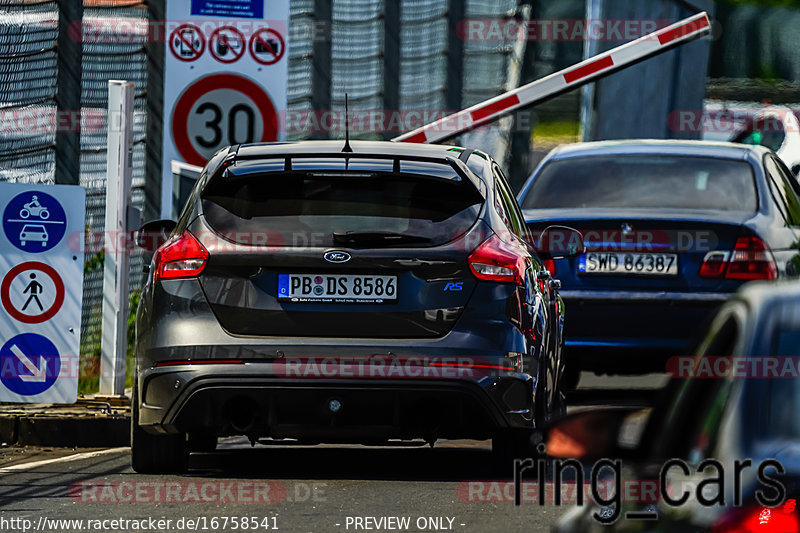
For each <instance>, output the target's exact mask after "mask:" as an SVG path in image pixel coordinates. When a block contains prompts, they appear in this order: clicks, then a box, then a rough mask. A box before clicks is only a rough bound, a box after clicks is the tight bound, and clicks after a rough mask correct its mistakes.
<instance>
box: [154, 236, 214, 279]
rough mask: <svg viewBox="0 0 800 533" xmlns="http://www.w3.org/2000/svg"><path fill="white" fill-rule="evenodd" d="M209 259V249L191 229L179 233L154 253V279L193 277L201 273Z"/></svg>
mask: <svg viewBox="0 0 800 533" xmlns="http://www.w3.org/2000/svg"><path fill="white" fill-rule="evenodd" d="M206 261H208V250H206V249H205V248H204V247H203V245H202V244H200V241H198V240H197V238H196V237H195V236H194V235H192V234H191V232H189V231H184V232H183V233H182V234H180V235H177V236H175V237H173V238H171V239H170V240H168V241H167V242H165V243H164V244H162V245H161V247H160V248H159V249H158V250H156V253H155V255H153V264H154V265H155V273H154V274H153V280H154V281H159V280H162V279H180V278H192V277H194V276H197V275H198V274H200V272H202V271H203V268H205V266H206Z"/></svg>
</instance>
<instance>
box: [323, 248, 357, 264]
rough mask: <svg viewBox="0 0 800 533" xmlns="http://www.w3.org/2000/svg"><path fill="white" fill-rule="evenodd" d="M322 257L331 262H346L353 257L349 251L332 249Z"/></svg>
mask: <svg viewBox="0 0 800 533" xmlns="http://www.w3.org/2000/svg"><path fill="white" fill-rule="evenodd" d="M322 257H324V258H325V261H328V262H329V263H346V262H348V261H350V258H351V257H352V256H351V255H350V254H348V253H347V252H342V251H341V250H331V251H330V252H325V255H323V256H322Z"/></svg>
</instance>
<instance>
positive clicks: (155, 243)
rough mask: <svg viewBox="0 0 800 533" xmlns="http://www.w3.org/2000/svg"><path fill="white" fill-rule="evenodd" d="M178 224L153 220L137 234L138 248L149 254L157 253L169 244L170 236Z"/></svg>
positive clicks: (170, 221) (171, 221)
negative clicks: (163, 245)
mask: <svg viewBox="0 0 800 533" xmlns="http://www.w3.org/2000/svg"><path fill="white" fill-rule="evenodd" d="M177 225H178V224H177V223H176V222H175V221H174V220H151V221H150V222H148V223H147V224H145V225H143V226H142V227H141V228H139V231H137V232H136V246H138V247H139V248H143V249H145V250H147V251H148V252H151V253H152V252H155V251H156V250H157V249H158V247H159V246H161V245H162V244H164V243H165V242H167V239H168V238H169V234H170V233H172V230H174V229H175V226H177Z"/></svg>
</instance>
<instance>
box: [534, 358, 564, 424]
mask: <svg viewBox="0 0 800 533" xmlns="http://www.w3.org/2000/svg"><path fill="white" fill-rule="evenodd" d="M541 361H542V362H541V363H540V364H543V363H544V359H542V360H541ZM550 374H551V370H550V369H549V367H540V368H539V372H538V375H537V377H536V392H535V404H534V412H535V415H536V427H537V428H538V427H541V426H542V425H544V424H546V423H547V422H548V421H550V420H553V419H557V418H560V417H562V416H564V415H565V414H566V413H567V399H566V390H565V389H564V377H565V376H564V372H563V371H562V372H559V375H558V377H556V378H553V379H552V381H553V387H554V388H555V391H552V395H551V394H550V392H551V391H548V390H547V382H548V381H549V380H551V378H552V376H551V375H550ZM540 378H541V379H540Z"/></svg>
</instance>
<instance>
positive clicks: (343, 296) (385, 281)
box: [278, 274, 397, 303]
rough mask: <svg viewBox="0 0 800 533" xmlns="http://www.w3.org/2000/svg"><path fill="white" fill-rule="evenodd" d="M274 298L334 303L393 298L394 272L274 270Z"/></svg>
mask: <svg viewBox="0 0 800 533" xmlns="http://www.w3.org/2000/svg"><path fill="white" fill-rule="evenodd" d="M278 299H279V300H288V301H294V302H337V303H380V302H386V301H394V300H397V276H366V275H353V274H347V275H345V274H278Z"/></svg>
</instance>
